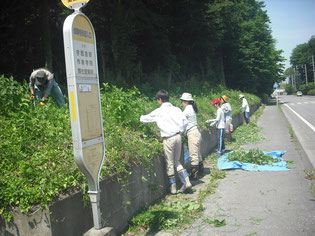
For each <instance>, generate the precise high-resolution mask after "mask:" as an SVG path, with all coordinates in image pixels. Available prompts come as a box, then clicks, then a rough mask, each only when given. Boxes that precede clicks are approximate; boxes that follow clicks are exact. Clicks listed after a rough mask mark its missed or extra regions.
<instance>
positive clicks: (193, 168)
mask: <svg viewBox="0 0 315 236" xmlns="http://www.w3.org/2000/svg"><path fill="white" fill-rule="evenodd" d="M198 172H199V166H193V165H192V166H191V173H190V176H189V178H190V179H191V180H196V179H197V175H198Z"/></svg>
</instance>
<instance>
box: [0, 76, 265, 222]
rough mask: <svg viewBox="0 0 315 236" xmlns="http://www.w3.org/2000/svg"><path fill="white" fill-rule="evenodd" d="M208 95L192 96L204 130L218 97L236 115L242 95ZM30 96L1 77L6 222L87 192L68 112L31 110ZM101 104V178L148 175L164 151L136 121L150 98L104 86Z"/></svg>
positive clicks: (1, 183)
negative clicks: (134, 171)
mask: <svg viewBox="0 0 315 236" xmlns="http://www.w3.org/2000/svg"><path fill="white" fill-rule="evenodd" d="M195 90H196V91H197V89H195ZM207 90H208V87H207V85H201V89H200V91H207ZM215 90H216V92H215V93H214V91H215ZM209 91H210V92H209V93H205V92H204V93H203V92H201V93H200V94H193V95H194V98H195V99H196V101H197V103H198V106H199V110H200V112H199V113H198V119H199V120H198V121H199V124H200V125H201V126H202V127H205V122H204V121H205V120H206V119H211V118H214V117H215V109H214V108H213V106H212V105H211V104H210V102H211V101H212V99H213V98H218V97H219V96H220V95H223V94H226V95H227V96H228V97H229V102H230V103H231V105H232V108H233V114H237V113H239V111H240V106H241V101H240V100H239V99H238V95H239V93H240V91H232V90H226V89H225V88H223V87H217V88H215V89H209ZM185 92H190V91H189V90H185ZM181 93H182V89H181V88H178V89H177V93H174V94H173V93H172V92H171V102H172V103H173V104H174V105H177V106H179V107H180V99H179V98H180V95H181ZM245 96H246V97H247V100H248V102H249V104H250V105H253V104H255V103H259V102H260V100H259V98H258V97H256V96H254V95H250V94H245ZM29 97H30V94H29V91H28V85H27V83H26V82H25V83H24V84H23V85H21V84H19V83H17V82H16V81H14V79H13V78H5V77H3V76H1V80H0V139H1V142H0V149H1V152H0V170H1V172H0V214H1V215H3V216H4V217H5V218H6V219H7V220H10V217H11V216H12V215H11V213H10V212H11V210H12V209H13V208H18V209H19V210H20V211H21V212H27V211H29V210H30V208H31V207H32V206H33V205H41V206H47V204H49V203H50V202H51V201H53V200H55V199H57V198H58V196H59V195H60V194H62V193H67V192H70V191H73V190H78V189H82V190H83V191H86V180H85V177H84V175H83V174H82V173H81V172H80V171H79V169H78V167H77V166H76V164H75V162H74V158H73V147H72V136H71V127H70V115H69V108H68V107H67V106H62V107H58V106H57V105H56V104H55V103H54V102H53V101H52V100H51V99H50V98H49V99H48V103H47V104H46V105H45V106H36V107H34V106H33V103H31V102H30V100H29ZM101 102H102V115H103V126H104V135H105V145H106V154H105V163H104V165H103V167H102V171H101V176H102V177H105V176H108V175H114V174H117V176H119V177H121V180H122V181H123V180H124V179H126V178H124V176H126V175H128V174H130V168H129V167H130V166H131V165H134V164H137V165H144V166H147V167H148V170H149V169H150V168H151V167H152V158H153V157H154V156H157V155H159V154H161V152H162V143H161V142H160V139H159V132H158V129H157V126H156V125H155V124H145V125H143V124H141V123H140V121H139V118H140V115H142V114H147V113H149V112H151V111H152V110H153V109H155V108H157V107H158V106H159V105H158V103H157V102H156V99H155V98H154V96H153V95H151V98H148V97H146V96H144V95H143V94H141V93H140V91H139V90H138V89H137V88H131V89H122V88H118V87H116V86H110V85H108V84H103V88H102V89H101Z"/></svg>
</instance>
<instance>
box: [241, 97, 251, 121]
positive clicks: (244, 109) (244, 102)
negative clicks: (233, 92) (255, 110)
mask: <svg viewBox="0 0 315 236" xmlns="http://www.w3.org/2000/svg"><path fill="white" fill-rule="evenodd" d="M240 99H242V113H243V115H244V119H245V122H246V124H249V114H250V113H249V105H248V102H247V100H246V98H245V97H244V95H243V94H240Z"/></svg>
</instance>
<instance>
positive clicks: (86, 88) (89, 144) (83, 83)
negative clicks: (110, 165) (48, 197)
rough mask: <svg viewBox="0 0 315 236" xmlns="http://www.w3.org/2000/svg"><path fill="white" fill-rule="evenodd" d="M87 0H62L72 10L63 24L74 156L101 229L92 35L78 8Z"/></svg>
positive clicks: (100, 143) (100, 139) (101, 154)
mask: <svg viewBox="0 0 315 236" xmlns="http://www.w3.org/2000/svg"><path fill="white" fill-rule="evenodd" d="M88 1H89V0H81V1H80V0H62V2H63V4H64V5H65V6H66V7H68V8H69V9H73V10H74V12H73V13H72V14H71V15H69V16H68V17H67V18H66V20H65V22H64V25H63V39H64V52H65V61H66V73H67V85H68V95H69V109H70V116H71V118H70V119H71V130H72V141H73V150H74V160H75V162H76V164H77V165H78V167H79V169H80V170H81V171H82V172H83V174H84V175H85V176H86V179H87V182H88V186H89V191H88V193H89V195H90V200H91V204H92V212H93V222H94V228H95V229H101V228H102V223H101V216H100V205H99V202H100V192H101V189H100V187H99V178H100V171H101V168H102V165H103V162H104V159H105V142H104V132H103V122H102V112H101V100H100V88H99V75H98V64H97V51H96V39H95V32H94V28H93V25H92V24H91V22H90V20H89V18H88V17H87V16H86V15H84V14H83V13H82V12H81V10H80V9H81V7H83V6H84V5H85V4H86V3H87V2H88Z"/></svg>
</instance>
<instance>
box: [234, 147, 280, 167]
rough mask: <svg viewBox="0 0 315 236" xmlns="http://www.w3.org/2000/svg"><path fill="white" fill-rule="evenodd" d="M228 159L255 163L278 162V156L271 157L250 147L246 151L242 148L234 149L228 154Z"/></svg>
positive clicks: (268, 163) (269, 163) (270, 163)
mask: <svg viewBox="0 0 315 236" xmlns="http://www.w3.org/2000/svg"><path fill="white" fill-rule="evenodd" d="M228 159H229V160H230V161H239V162H242V163H253V164H257V165H272V164H273V163H276V162H279V161H280V159H279V158H273V157H272V156H269V155H266V154H264V153H263V152H262V151H260V150H258V149H250V150H249V151H246V150H244V149H239V150H236V151H234V152H232V153H230V154H229V155H228Z"/></svg>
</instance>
